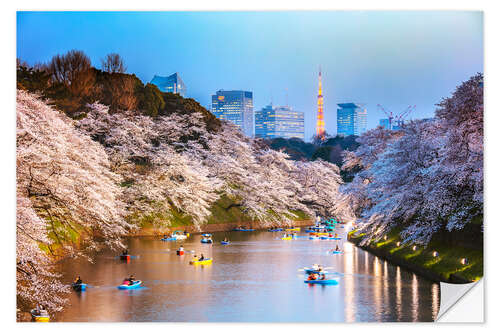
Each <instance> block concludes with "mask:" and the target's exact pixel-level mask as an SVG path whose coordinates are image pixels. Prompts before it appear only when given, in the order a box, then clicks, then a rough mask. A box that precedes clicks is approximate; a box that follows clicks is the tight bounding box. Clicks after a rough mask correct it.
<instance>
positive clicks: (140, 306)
mask: <svg viewBox="0 0 500 333" xmlns="http://www.w3.org/2000/svg"><path fill="white" fill-rule="evenodd" d="M302 235H305V234H302ZM224 237H228V238H229V239H231V240H232V243H231V245H230V246H222V245H220V244H219V241H220V240H221V239H223V238H224ZM276 237H277V235H276V234H274V233H268V232H252V233H245V232H240V233H238V232H235V233H215V234H214V241H215V243H214V244H213V245H206V244H201V243H200V237H199V236H193V237H191V238H190V239H188V240H187V241H185V242H184V247H185V249H186V250H195V251H196V253H198V254H199V253H200V252H202V253H203V254H204V255H205V257H213V258H214V263H213V264H212V265H210V266H192V265H189V260H190V259H191V258H192V255H191V254H186V255H184V256H177V255H176V254H175V249H176V248H177V247H178V244H175V243H165V242H161V241H159V240H155V239H151V238H134V239H130V240H129V247H130V251H131V253H132V254H134V255H138V256H139V258H137V259H132V260H131V261H130V262H129V263H126V262H122V261H120V260H116V259H115V258H114V255H115V254H113V253H103V254H101V255H100V256H98V257H97V258H96V260H95V264H94V265H91V264H89V263H86V262H83V261H80V262H68V263H65V264H64V267H63V268H64V271H65V272H66V279H67V281H68V283H69V282H70V281H71V280H72V279H73V278H74V276H75V275H78V274H81V275H82V277H83V278H84V279H85V280H86V282H88V283H89V284H90V285H92V286H94V287H91V288H89V290H88V291H87V292H84V293H81V294H77V293H73V294H72V295H71V300H70V301H71V306H70V307H68V309H67V310H65V311H64V312H63V313H62V314H60V315H59V316H58V317H57V318H56V319H57V320H61V321H219V322H220V321H243V322H249V321H250V322H344V321H345V322H357V321H417V320H419V321H431V320H433V319H434V318H436V316H437V313H438V311H439V285H438V284H435V283H432V282H430V281H427V280H425V279H423V278H420V277H417V276H416V275H414V274H413V273H409V272H407V271H405V270H402V269H401V268H399V267H395V266H393V265H391V264H389V263H388V262H387V261H384V260H382V259H379V258H377V257H374V256H373V255H371V254H369V253H368V252H366V251H363V250H361V249H359V248H357V247H355V246H353V244H351V243H349V242H345V241H341V242H340V243H339V246H340V247H341V248H342V249H343V251H344V254H342V255H332V254H329V253H328V252H327V251H328V250H330V249H332V248H334V247H335V243H334V242H331V241H315V242H313V241H309V240H307V239H306V238H302V239H299V240H295V241H281V240H277V239H276ZM313 263H321V264H323V265H324V266H328V267H330V268H328V271H330V272H336V273H337V275H333V276H335V277H337V278H338V281H339V285H337V286H320V285H312V286H311V285H308V284H305V283H304V282H303V280H304V278H305V275H304V273H303V272H301V271H298V269H299V268H302V267H306V266H308V267H310V266H311V264H313ZM130 274H134V275H135V276H136V277H137V278H138V279H141V280H143V281H144V288H142V289H138V290H125V291H123V290H117V289H116V286H117V285H118V284H119V283H120V282H121V280H122V279H123V278H124V277H126V276H128V275H130Z"/></svg>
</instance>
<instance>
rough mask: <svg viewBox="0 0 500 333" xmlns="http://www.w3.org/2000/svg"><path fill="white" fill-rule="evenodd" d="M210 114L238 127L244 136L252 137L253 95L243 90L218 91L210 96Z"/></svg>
mask: <svg viewBox="0 0 500 333" xmlns="http://www.w3.org/2000/svg"><path fill="white" fill-rule="evenodd" d="M212 113H213V114H214V115H215V116H216V117H217V118H219V119H225V120H228V121H230V122H232V123H233V124H235V125H236V126H238V127H239V128H240V129H241V130H242V132H243V133H245V135H246V136H253V135H254V127H253V125H254V114H253V94H252V92H251V91H243V90H219V91H217V92H216V93H215V95H212Z"/></svg>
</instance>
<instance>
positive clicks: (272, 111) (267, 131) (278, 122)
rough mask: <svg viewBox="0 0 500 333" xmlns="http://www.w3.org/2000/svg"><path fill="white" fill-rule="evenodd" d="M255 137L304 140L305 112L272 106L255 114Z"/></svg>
mask: <svg viewBox="0 0 500 333" xmlns="http://www.w3.org/2000/svg"><path fill="white" fill-rule="evenodd" d="M255 137H258V138H287V139H289V138H300V139H302V140H303V139H304V112H300V111H295V110H292V108H290V107H289V106H276V107H273V105H272V104H270V105H268V106H266V107H264V108H262V110H259V111H256V112H255Z"/></svg>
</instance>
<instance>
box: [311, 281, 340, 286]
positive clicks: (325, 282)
mask: <svg viewBox="0 0 500 333" xmlns="http://www.w3.org/2000/svg"><path fill="white" fill-rule="evenodd" d="M304 283H309V284H332V285H335V284H339V282H338V281H337V280H305V281H304Z"/></svg>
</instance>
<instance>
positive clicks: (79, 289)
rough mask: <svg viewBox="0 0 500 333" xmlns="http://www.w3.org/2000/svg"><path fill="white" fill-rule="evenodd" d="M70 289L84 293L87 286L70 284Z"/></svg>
mask: <svg viewBox="0 0 500 333" xmlns="http://www.w3.org/2000/svg"><path fill="white" fill-rule="evenodd" d="M71 287H72V288H73V289H74V290H75V291H85V290H87V284H86V283H72V284H71Z"/></svg>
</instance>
